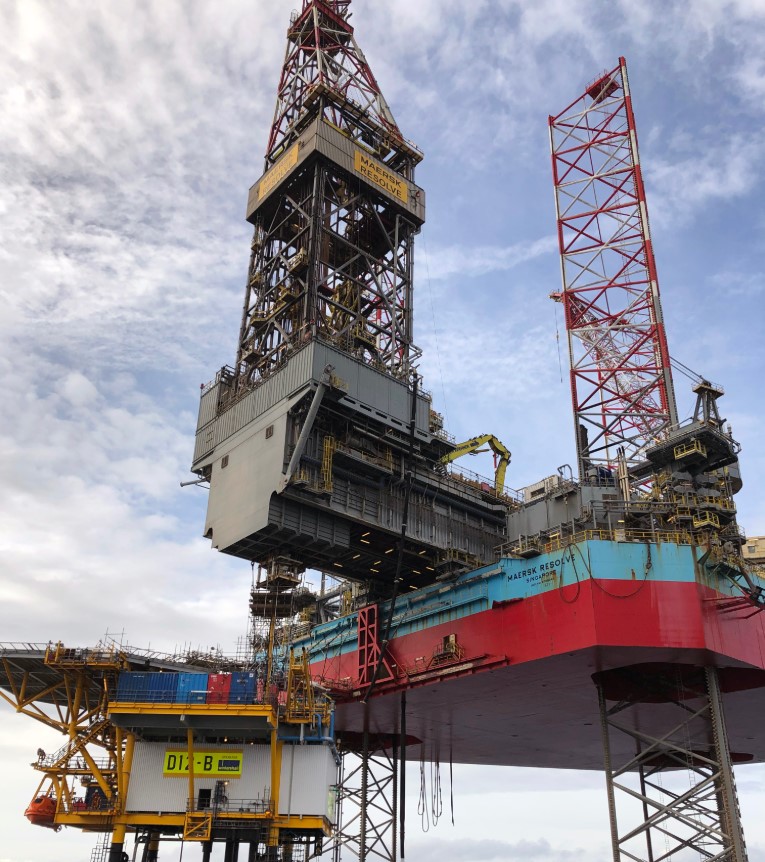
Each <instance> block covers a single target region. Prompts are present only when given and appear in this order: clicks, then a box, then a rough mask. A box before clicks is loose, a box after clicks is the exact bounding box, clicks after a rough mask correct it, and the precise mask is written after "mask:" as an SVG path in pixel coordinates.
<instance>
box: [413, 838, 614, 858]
mask: <svg viewBox="0 0 765 862" xmlns="http://www.w3.org/2000/svg"><path fill="white" fill-rule="evenodd" d="M411 845H412V846H411V851H412V853H413V854H414V855H415V858H416V859H417V860H418V862H441V860H443V859H449V860H450V862H452V860H453V862H458V860H464V862H493V860H501V859H508V860H523V859H536V860H540V862H548V860H549V862H553V860H558V859H570V860H576V859H585V858H586V859H592V855H591V853H589V852H587V851H585V850H584V849H581V848H575V849H570V848H560V847H559V848H554V847H552V846H551V845H550V843H549V841H547V840H545V839H544V838H541V839H539V840H537V841H525V840H521V841H516V842H511V841H499V840H493V839H490V838H461V839H457V840H451V841H445V840H442V839H439V838H430V839H429V840H428V841H416V840H412V842H411ZM603 860H604V862H605V856H604V857H603Z"/></svg>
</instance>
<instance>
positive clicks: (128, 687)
mask: <svg viewBox="0 0 765 862" xmlns="http://www.w3.org/2000/svg"><path fill="white" fill-rule="evenodd" d="M150 676H151V674H148V673H136V672H134V671H124V672H123V673H121V674H120V675H119V679H118V680H117V700H118V701H119V702H120V703H135V702H137V701H139V702H140V701H142V700H144V699H145V698H146V689H147V688H148V685H149V677H150Z"/></svg>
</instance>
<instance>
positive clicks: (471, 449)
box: [441, 434, 510, 494]
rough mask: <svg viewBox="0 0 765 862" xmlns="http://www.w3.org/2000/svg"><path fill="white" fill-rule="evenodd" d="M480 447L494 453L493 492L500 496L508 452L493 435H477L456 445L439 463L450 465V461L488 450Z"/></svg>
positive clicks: (507, 462)
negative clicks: (485, 447)
mask: <svg viewBox="0 0 765 862" xmlns="http://www.w3.org/2000/svg"><path fill="white" fill-rule="evenodd" d="M482 446H488V447H489V449H490V450H491V451H492V452H493V453H494V464H495V470H494V491H495V492H496V493H497V494H501V493H502V489H503V488H504V487H505V472H506V471H507V466H508V464H509V463H510V450H509V449H508V448H507V446H505V444H504V443H503V442H502V441H501V440H499V439H498V438H497V437H495V436H494V435H493V434H479V435H478V436H477V437H471V438H470V440H465V442H464V443H458V444H457V446H456V447H455V449H454V450H453V451H452V452H449V453H448V454H447V455H444V456H443V458H441V463H442V464H451V463H452V461H456V460H457V458H461V457H462V456H463V455H477V454H478V453H479V452H487V451H488V450H487V449H482V448H481V447H482Z"/></svg>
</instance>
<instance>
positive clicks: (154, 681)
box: [145, 673, 178, 703]
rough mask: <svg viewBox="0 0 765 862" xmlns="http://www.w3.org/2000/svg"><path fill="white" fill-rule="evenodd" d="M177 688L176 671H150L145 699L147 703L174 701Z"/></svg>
mask: <svg viewBox="0 0 765 862" xmlns="http://www.w3.org/2000/svg"><path fill="white" fill-rule="evenodd" d="M177 689H178V674H177V673H151V674H149V687H148V691H147V692H146V698H145V699H146V700H147V701H148V702H149V703H174V702H175V693H176V691H177Z"/></svg>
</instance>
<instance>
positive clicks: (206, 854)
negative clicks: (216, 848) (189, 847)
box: [202, 841, 213, 862]
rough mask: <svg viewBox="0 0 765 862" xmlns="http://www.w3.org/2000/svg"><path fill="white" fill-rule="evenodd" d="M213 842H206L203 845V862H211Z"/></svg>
mask: <svg viewBox="0 0 765 862" xmlns="http://www.w3.org/2000/svg"><path fill="white" fill-rule="evenodd" d="M212 848H213V843H212V841H205V842H204V843H203V844H202V862H210V857H211V856H212Z"/></svg>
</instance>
